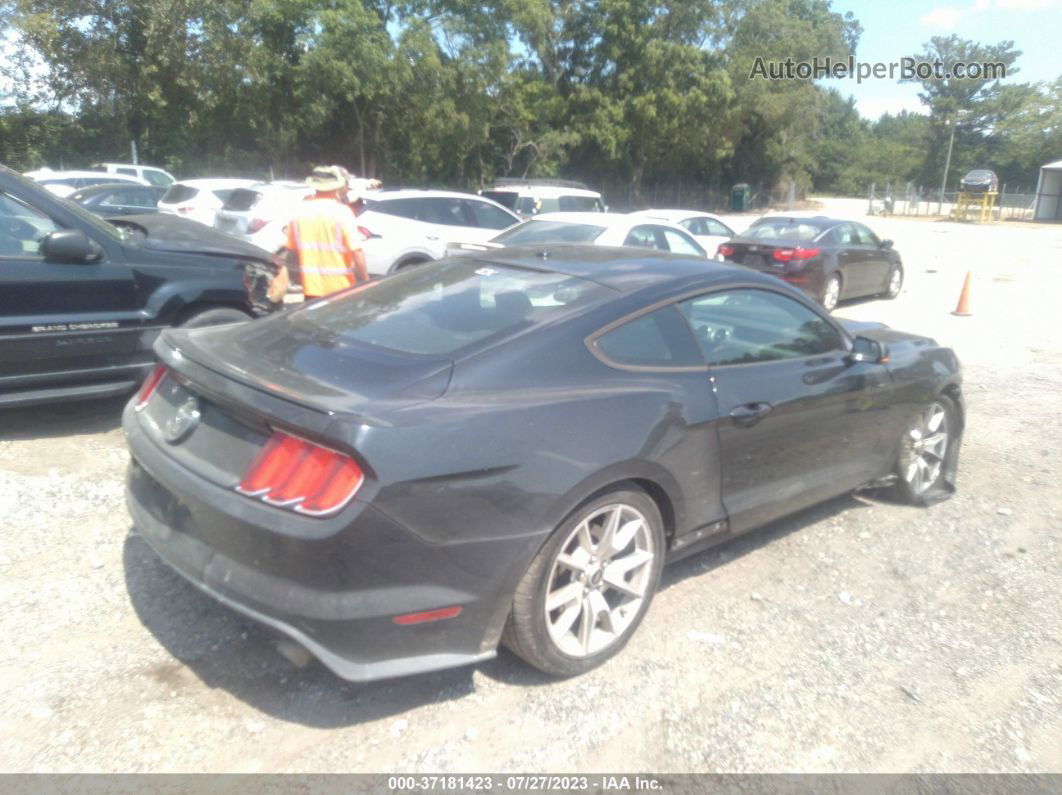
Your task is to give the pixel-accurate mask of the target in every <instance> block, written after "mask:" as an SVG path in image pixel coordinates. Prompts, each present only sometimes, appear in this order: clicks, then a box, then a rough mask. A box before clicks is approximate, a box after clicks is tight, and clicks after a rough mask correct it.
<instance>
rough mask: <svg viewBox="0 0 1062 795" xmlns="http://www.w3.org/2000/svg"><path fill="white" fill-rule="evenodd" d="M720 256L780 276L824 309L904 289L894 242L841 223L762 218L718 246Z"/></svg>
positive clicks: (853, 224) (802, 217)
mask: <svg viewBox="0 0 1062 795" xmlns="http://www.w3.org/2000/svg"><path fill="white" fill-rule="evenodd" d="M718 253H719V254H720V255H721V256H722V257H723V258H724V259H725V260H728V261H730V262H736V263H739V264H741V265H744V266H745V267H748V268H755V269H756V270H759V271H764V272H765V273H772V274H774V275H775V276H778V277H779V278H780V279H783V280H785V281H787V282H789V284H792V285H794V286H796V287H799V288H800V289H801V290H803V291H804V292H805V293H807V294H808V295H810V296H811V297H812V298H814V299H815V300H817V301H819V302H820V303H821V304H822V305H823V306H824V307H826V309H827V310H832V309H833V308H834V307H835V306H837V302H838V301H840V300H841V299H844V298H859V297H861V296H868V295H880V296H881V297H883V298H895V297H896V296H898V295H899V294H900V289H901V288H902V287H903V262H902V261H901V259H900V254H899V253H898V252H897V251H895V250H894V249H893V247H892V241H891V240H882V239H881V238H879V237H878V236H877V235H875V234H874V233H873V232H871V231H870V229H868V228H867V227H866V226H865V225H864V224H861V223H857V222H856V221H846V220H844V219H842V218H827V217H825V216H821V215H819V216H806V215H768V216H764V217H763V218H760V219H759V220H757V221H755V222H754V223H753V224H752V226H750V227H749V228H748V229H746V230H745V231H744V232H742V233H741V235H740V236H739V237H735V238H734V239H733V240H730V241H728V242H726V243H723V244H721V245H720V246H719V251H718Z"/></svg>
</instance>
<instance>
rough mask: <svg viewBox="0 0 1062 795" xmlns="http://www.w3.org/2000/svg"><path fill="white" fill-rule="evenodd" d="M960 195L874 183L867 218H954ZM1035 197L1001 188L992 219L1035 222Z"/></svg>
mask: <svg viewBox="0 0 1062 795" xmlns="http://www.w3.org/2000/svg"><path fill="white" fill-rule="evenodd" d="M957 203H958V193H957V192H955V191H945V192H944V193H943V194H942V193H941V192H940V189H939V188H937V189H933V188H927V187H925V186H923V185H915V184H914V183H913V182H907V183H897V186H896V187H895V188H894V187H893V185H892V183H885V185H884V186H882V185H878V184H876V183H871V185H870V187H869V189H868V191H867V215H914V216H918V215H924V216H937V217H939V216H944V217H948V216H951V215H953V214H954V211H955V208H956V205H957ZM1035 203H1036V194H1035V193H1034V192H1032V191H1028V190H1027V189H1020V190H1013V189H1010V188H1008V187H1007V186H1006V185H1002V186H1000V189H999V192H998V194H997V196H996V201H995V206H994V207H993V210H992V218H993V219H994V220H997V221H1002V220H1032V217H1033V206H1034V205H1035Z"/></svg>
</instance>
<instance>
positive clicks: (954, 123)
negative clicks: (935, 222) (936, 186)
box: [937, 118, 959, 215]
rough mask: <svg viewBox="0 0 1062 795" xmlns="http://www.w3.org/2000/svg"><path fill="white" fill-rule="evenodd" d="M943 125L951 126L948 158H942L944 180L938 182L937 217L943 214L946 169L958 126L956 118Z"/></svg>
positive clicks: (946, 180) (949, 163) (948, 166)
mask: <svg viewBox="0 0 1062 795" xmlns="http://www.w3.org/2000/svg"><path fill="white" fill-rule="evenodd" d="M944 123H945V124H950V125H951V136H950V137H949V138H948V156H947V157H946V158H944V179H942V180H941V181H940V201H939V202H937V215H943V214H944V188H945V187H946V186H947V184H948V169H949V168H951V147H952V145H954V143H955V127H956V126H957V125H958V123H959V120H958V118H956V119H954V120H952V121H946V122H944Z"/></svg>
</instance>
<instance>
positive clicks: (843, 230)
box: [830, 224, 860, 246]
mask: <svg viewBox="0 0 1062 795" xmlns="http://www.w3.org/2000/svg"><path fill="white" fill-rule="evenodd" d="M830 242H832V243H833V244H834V245H835V246H858V245H860V243H859V237H858V236H857V235H856V233H855V229H853V228H852V225H851V224H841V225H840V226H837V227H834V228H833V230H831V231H830Z"/></svg>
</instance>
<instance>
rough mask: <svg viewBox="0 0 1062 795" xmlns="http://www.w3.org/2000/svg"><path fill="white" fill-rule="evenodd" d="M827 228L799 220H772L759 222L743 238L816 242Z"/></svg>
mask: <svg viewBox="0 0 1062 795" xmlns="http://www.w3.org/2000/svg"><path fill="white" fill-rule="evenodd" d="M825 228H826V227H824V226H822V225H820V224H816V223H812V222H811V221H806V220H802V219H799V218H772V219H769V220H766V221H757V222H756V223H754V224H753V225H752V226H750V227H749V228H748V230H747V231H746V232H745V234H743V235H742V237H751V238H753V239H754V240H814V239H815V238H817V237H818V236H819V235H821V234H822V233H823V230H825Z"/></svg>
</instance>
